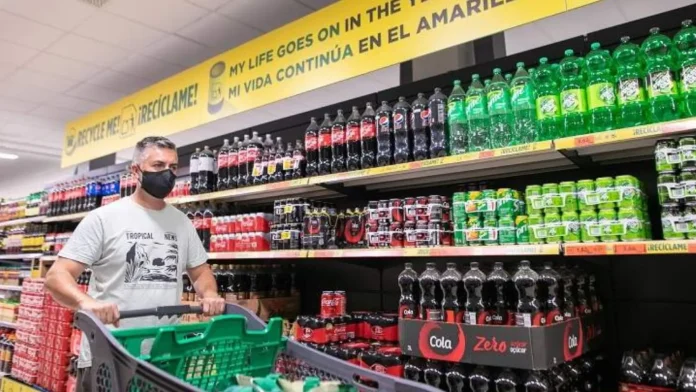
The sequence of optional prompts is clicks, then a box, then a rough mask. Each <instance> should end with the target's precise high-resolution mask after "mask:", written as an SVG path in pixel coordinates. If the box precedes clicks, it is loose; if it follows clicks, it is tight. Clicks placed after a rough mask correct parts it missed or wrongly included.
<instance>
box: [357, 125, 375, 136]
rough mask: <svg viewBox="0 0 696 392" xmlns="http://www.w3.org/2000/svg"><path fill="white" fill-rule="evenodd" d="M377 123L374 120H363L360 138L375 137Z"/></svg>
mask: <svg viewBox="0 0 696 392" xmlns="http://www.w3.org/2000/svg"><path fill="white" fill-rule="evenodd" d="M375 131H376V130H375V123H374V122H372V121H363V122H362V123H361V124H360V138H362V139H369V138H373V137H375V133H376V132H375Z"/></svg>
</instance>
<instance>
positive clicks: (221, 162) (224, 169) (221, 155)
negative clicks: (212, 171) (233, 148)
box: [217, 139, 230, 191]
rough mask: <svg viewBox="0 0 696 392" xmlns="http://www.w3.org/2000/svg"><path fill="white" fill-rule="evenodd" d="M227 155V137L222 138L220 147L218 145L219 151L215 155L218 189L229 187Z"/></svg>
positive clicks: (228, 155) (228, 152) (228, 154)
mask: <svg viewBox="0 0 696 392" xmlns="http://www.w3.org/2000/svg"><path fill="white" fill-rule="evenodd" d="M229 157H230V141H229V139H223V141H222V147H220V152H218V156H217V164H218V176H217V177H218V183H217V189H218V190H221V191H222V190H225V189H227V188H228V187H229V171H230V167H229V162H230V161H229Z"/></svg>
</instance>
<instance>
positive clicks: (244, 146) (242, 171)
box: [237, 135, 251, 188]
mask: <svg viewBox="0 0 696 392" xmlns="http://www.w3.org/2000/svg"><path fill="white" fill-rule="evenodd" d="M249 143H251V139H250V138H249V135H244V139H243V140H242V141H241V142H239V148H238V149H237V151H238V153H237V156H238V159H237V160H238V163H239V164H238V165H237V166H238V168H239V170H237V171H238V172H239V175H238V179H237V186H238V187H239V188H241V187H245V186H247V185H249V184H248V183H247V178H248V174H249V173H247V159H248V157H249V155H248V153H249Z"/></svg>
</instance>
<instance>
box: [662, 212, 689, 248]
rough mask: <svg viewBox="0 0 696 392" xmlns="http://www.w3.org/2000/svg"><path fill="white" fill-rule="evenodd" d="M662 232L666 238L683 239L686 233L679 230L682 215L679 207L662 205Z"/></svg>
mask: <svg viewBox="0 0 696 392" xmlns="http://www.w3.org/2000/svg"><path fill="white" fill-rule="evenodd" d="M661 218H662V234H663V236H664V238H665V239H666V240H683V239H685V238H686V233H682V232H680V229H681V228H683V227H680V224H681V220H682V216H681V213H680V212H679V207H674V206H670V207H663V208H662V216H661Z"/></svg>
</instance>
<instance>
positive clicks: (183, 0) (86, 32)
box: [0, 0, 336, 175]
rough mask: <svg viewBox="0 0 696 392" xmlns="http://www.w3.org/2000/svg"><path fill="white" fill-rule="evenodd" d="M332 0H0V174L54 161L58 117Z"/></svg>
mask: <svg viewBox="0 0 696 392" xmlns="http://www.w3.org/2000/svg"><path fill="white" fill-rule="evenodd" d="M334 1H336V0H108V1H104V0H99V1H95V0H0V151H2V152H12V151H14V152H15V153H17V154H20V158H21V159H19V160H17V161H2V160H0V173H3V172H4V173H3V174H6V175H18V174H19V173H17V172H16V171H17V170H21V171H24V170H26V171H27V172H28V173H29V172H31V171H34V170H35V168H36V167H37V166H44V165H49V164H50V165H56V164H57V162H58V161H59V157H60V149H61V146H62V139H61V138H62V134H63V127H64V124H65V123H66V122H67V121H69V120H71V119H74V118H77V117H79V116H81V115H83V114H85V113H88V112H90V111H92V110H95V109H97V108H99V107H102V106H104V105H106V104H108V103H110V102H113V101H115V100H117V99H119V98H122V97H124V96H126V95H128V94H130V93H133V92H135V91H137V90H139V89H141V88H143V87H146V86H148V85H150V84H153V83H154V82H157V81H159V80H161V79H164V78H166V77H168V76H171V75H173V74H175V73H177V72H179V71H182V70H184V69H186V68H188V67H190V66H192V65H195V64H197V63H199V62H201V61H203V60H205V59H207V58H209V57H211V56H214V55H216V54H218V53H221V52H223V51H225V50H227V49H230V48H233V47H236V46H238V45H240V44H242V43H244V42H246V41H248V40H250V39H252V38H255V37H257V36H259V35H262V34H264V33H266V32H268V31H271V30H273V29H275V28H277V27H280V26H282V25H284V24H286V23H288V22H291V21H293V20H295V19H297V18H300V17H302V16H304V15H307V14H309V13H311V12H313V11H314V10H316V9H319V8H321V7H324V6H326V5H328V4H330V3H333V2H334ZM100 3H103V5H102V6H101V7H98V6H95V5H92V4H100ZM8 170H11V171H12V173H9V171H8Z"/></svg>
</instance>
